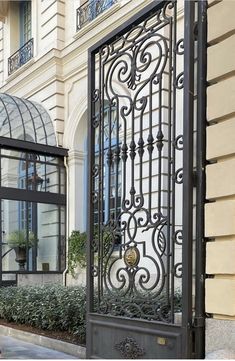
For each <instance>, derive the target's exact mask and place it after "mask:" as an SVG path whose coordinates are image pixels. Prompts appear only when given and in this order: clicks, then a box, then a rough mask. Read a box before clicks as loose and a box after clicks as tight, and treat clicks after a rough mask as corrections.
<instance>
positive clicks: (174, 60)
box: [170, 3, 177, 322]
mask: <svg viewBox="0 0 235 361" xmlns="http://www.w3.org/2000/svg"><path fill="white" fill-rule="evenodd" d="M176 4H177V3H176ZM173 26H174V28H173V52H174V53H173V68H172V71H173V86H172V143H173V144H172V169H171V183H172V226H171V229H172V231H171V243H172V249H171V275H172V280H171V294H172V295H174V293H175V278H174V277H175V276H174V266H175V196H176V194H175V193H176V192H175V179H174V177H173V176H174V174H175V157H176V150H175V145H174V142H175V137H176V66H177V62H176V42H177V8H176V5H175V8H174V24H173ZM170 141H171V140H170ZM173 297H174V296H173ZM171 312H172V313H173V320H172V321H173V322H174V298H173V302H172V304H171Z"/></svg>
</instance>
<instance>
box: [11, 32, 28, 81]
mask: <svg viewBox="0 0 235 361" xmlns="http://www.w3.org/2000/svg"><path fill="white" fill-rule="evenodd" d="M32 57H33V39H30V40H29V41H27V43H25V44H24V45H23V46H22V47H21V48H20V49H19V50H17V51H16V52H15V53H14V54H12V55H11V56H10V58H8V75H11V74H12V73H14V72H15V71H16V70H17V69H19V68H20V67H21V66H22V65H24V64H26V63H27V62H28V61H29V60H30V59H32Z"/></svg>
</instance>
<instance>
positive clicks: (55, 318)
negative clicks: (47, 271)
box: [0, 285, 86, 342]
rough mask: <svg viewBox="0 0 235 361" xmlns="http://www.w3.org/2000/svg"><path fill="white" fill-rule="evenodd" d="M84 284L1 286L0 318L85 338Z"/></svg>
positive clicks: (82, 340) (81, 338) (82, 339)
mask: <svg viewBox="0 0 235 361" xmlns="http://www.w3.org/2000/svg"><path fill="white" fill-rule="evenodd" d="M85 315H86V292H85V288H84V287H63V286H60V285H53V286H52V285H47V286H25V287H6V288H1V289H0V318H2V319H4V320H7V321H8V322H15V323H18V324H26V325H30V326H33V327H37V328H40V329H47V330H56V331H68V332H70V333H71V334H72V335H76V336H79V339H80V340H81V342H84V340H85V332H86V328H85Z"/></svg>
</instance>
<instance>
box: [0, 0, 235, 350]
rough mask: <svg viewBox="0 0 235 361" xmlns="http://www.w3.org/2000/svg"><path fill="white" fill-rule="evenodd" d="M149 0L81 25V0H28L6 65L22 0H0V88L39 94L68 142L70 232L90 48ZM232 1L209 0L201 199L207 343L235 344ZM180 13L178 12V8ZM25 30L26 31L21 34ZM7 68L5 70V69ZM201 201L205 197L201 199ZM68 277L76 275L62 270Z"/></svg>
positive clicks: (61, 139) (76, 207)
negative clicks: (22, 53) (27, 44)
mask: <svg viewBox="0 0 235 361" xmlns="http://www.w3.org/2000/svg"><path fill="white" fill-rule="evenodd" d="M151 2H152V0H118V1H115V2H113V4H112V6H109V7H108V8H107V9H106V10H105V11H104V12H102V13H101V14H100V15H99V16H97V17H95V18H94V19H93V20H92V21H90V22H88V23H87V24H86V25H85V26H84V27H81V28H79V26H77V25H79V24H78V14H77V8H79V6H81V5H82V3H84V1H83V2H82V1H80V0H68V1H67V0H32V1H31V2H30V3H31V5H30V6H31V19H30V25H29V26H30V32H31V33H30V39H31V38H33V45H32V49H31V50H33V56H31V57H30V59H29V60H28V61H26V62H25V64H22V66H19V67H18V68H17V67H15V68H14V69H13V70H12V69H10V68H9V60H8V59H9V58H10V57H11V56H12V54H14V53H15V52H17V51H18V50H19V48H20V47H21V46H22V44H23V43H22V38H21V34H20V31H19V29H20V21H21V20H20V17H21V11H22V10H21V6H22V3H27V1H26V2H25V1H22V2H20V1H1V2H0V16H1V21H2V22H1V23H0V24H1V25H0V91H1V92H2V93H9V94H11V95H15V96H18V97H22V98H27V99H29V100H33V101H36V102H38V103H40V104H42V105H43V106H44V108H45V109H46V110H47V111H48V113H49V115H50V116H51V119H52V120H53V124H54V129H55V132H56V136H57V145H58V146H62V147H64V148H67V149H68V157H67V159H66V160H65V167H66V169H67V235H69V234H70V233H71V231H73V230H74V229H79V230H81V231H84V230H85V229H86V198H85V196H84V193H85V192H84V189H85V187H86V178H85V172H84V169H85V163H86V156H87V154H86V152H87V151H86V149H87V148H86V145H87V143H86V142H87V140H86V137H87V136H86V134H87V119H88V115H87V74H88V68H87V60H88V59H87V57H88V49H89V48H90V47H91V46H92V45H93V44H95V43H96V42H98V41H99V40H100V39H102V38H103V37H104V36H106V35H108V34H109V33H110V32H111V31H112V30H113V29H115V28H117V27H118V26H120V25H121V24H123V22H125V21H126V20H127V19H128V18H130V17H131V16H132V15H134V14H135V13H137V12H138V11H139V10H141V9H143V8H144V7H145V6H146V5H148V4H149V3H151ZM234 12H235V2H234V1H233V0H222V1H216V0H209V1H208V52H207V55H208V62H207V81H208V88H207V122H208V127H207V154H206V157H207V161H208V165H207V166H206V183H207V186H206V199H207V202H206V204H205V237H206V238H207V240H208V241H207V245H206V274H207V275H208V276H209V277H208V278H207V279H206V282H205V291H206V294H205V307H206V312H207V313H208V314H209V315H210V316H211V317H210V318H208V319H207V320H206V349H207V351H208V352H211V351H215V350H218V349H233V350H234V352H235V346H234V345H235V339H234V337H235V336H234V335H235V332H234V331H235V263H234V255H235V200H234V199H235V198H234V195H235V186H234V181H233V176H234V169H235V145H234V144H235V135H234V134H233V131H234V129H235V118H234V117H235V63H234V55H235V51H234V49H235V23H234V16H233V14H234ZM179 16H182V14H180V12H179ZM26 35H27V34H26ZM9 69H10V70H9ZM202 206H203V205H202ZM67 282H70V283H73V282H74V281H73V280H72V279H71V278H70V277H67Z"/></svg>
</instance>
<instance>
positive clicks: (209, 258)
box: [205, 0, 235, 351]
mask: <svg viewBox="0 0 235 361" xmlns="http://www.w3.org/2000/svg"><path fill="white" fill-rule="evenodd" d="M208 5H209V8H208V45H209V47H208V66H207V80H208V89H207V120H208V123H209V125H208V127H207V160H208V161H209V164H208V165H207V167H206V183H207V187H206V197H207V200H208V203H207V204H206V205H205V236H206V237H208V242H207V249H206V273H207V275H208V276H209V277H208V279H207V280H206V299H205V303H206V312H207V313H209V314H211V316H212V317H213V320H208V322H207V333H206V335H207V351H212V350H214V349H218V348H234V349H235V345H234V342H228V341H229V340H228V338H227V336H228V334H230V333H231V334H234V330H235V262H234V258H235V186H234V185H235V182H234V176H235V62H234V59H235V22H234V13H235V1H229V0H224V1H213V0H210V1H208ZM216 320H217V321H216ZM218 320H234V322H228V323H227V324H226V323H224V321H218ZM221 325H223V329H224V327H226V330H227V331H226V332H225V333H224V334H225V335H227V336H225V337H222V335H221V333H220V327H221ZM212 330H213V332H212ZM216 330H217V332H216ZM211 332H212V333H213V337H209V336H211V335H212V334H211Z"/></svg>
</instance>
